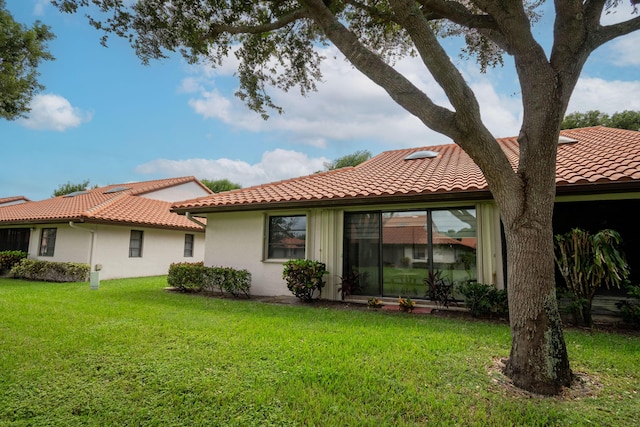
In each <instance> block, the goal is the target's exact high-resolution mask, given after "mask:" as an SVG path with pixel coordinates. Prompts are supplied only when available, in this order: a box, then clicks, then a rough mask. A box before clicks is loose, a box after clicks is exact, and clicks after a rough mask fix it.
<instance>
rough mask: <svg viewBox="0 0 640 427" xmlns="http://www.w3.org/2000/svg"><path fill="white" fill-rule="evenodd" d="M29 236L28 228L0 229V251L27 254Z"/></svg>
mask: <svg viewBox="0 0 640 427" xmlns="http://www.w3.org/2000/svg"><path fill="white" fill-rule="evenodd" d="M30 236H31V230H29V229H28V228H4V229H0V251H23V252H29V237H30Z"/></svg>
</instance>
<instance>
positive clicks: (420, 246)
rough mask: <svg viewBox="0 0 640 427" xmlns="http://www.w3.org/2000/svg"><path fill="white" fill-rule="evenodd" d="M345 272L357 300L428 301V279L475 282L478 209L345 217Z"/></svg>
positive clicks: (429, 210)
mask: <svg viewBox="0 0 640 427" xmlns="http://www.w3.org/2000/svg"><path fill="white" fill-rule="evenodd" d="M344 236H345V237H344V238H345V242H344V273H345V274H347V273H349V274H350V275H351V277H352V278H354V279H355V284H356V286H354V288H353V289H352V293H353V294H356V295H370V296H387V297H398V296H403V297H411V298H427V294H428V292H427V285H426V283H425V279H426V278H427V277H428V276H429V274H432V275H437V276H438V277H439V278H441V279H443V280H445V281H447V282H448V283H453V284H457V283H461V282H464V281H472V280H475V279H476V238H477V236H476V214H475V209H472V208H464V209H427V210H421V211H379V212H365V213H345V233H344Z"/></svg>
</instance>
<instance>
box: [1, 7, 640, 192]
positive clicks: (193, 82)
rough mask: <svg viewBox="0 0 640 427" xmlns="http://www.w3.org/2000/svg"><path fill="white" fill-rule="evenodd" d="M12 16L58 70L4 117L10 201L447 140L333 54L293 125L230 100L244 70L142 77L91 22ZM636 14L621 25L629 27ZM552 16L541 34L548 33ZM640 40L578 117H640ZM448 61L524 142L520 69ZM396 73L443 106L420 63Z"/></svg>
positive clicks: (491, 117)
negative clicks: (65, 187)
mask: <svg viewBox="0 0 640 427" xmlns="http://www.w3.org/2000/svg"><path fill="white" fill-rule="evenodd" d="M6 2H7V8H8V10H9V11H10V12H11V13H12V14H13V16H14V19H16V20H17V21H19V22H22V23H24V24H26V25H28V26H31V24H32V23H33V22H34V21H35V20H40V21H42V22H43V23H45V24H47V25H49V26H50V27H51V28H52V31H53V32H54V33H55V34H56V39H55V40H53V41H52V42H51V43H50V45H49V47H50V51H51V53H52V54H53V55H54V56H55V57H56V60H55V61H49V62H46V63H44V64H43V65H42V66H41V68H40V69H39V70H40V72H41V77H40V82H41V83H42V84H44V85H45V86H46V89H45V90H44V91H42V92H41V93H40V94H39V95H38V96H37V97H36V98H35V99H34V101H33V103H32V112H31V114H30V116H29V117H28V118H27V119H24V120H17V121H6V120H0V146H1V147H2V167H1V168H0V197H8V196H16V195H23V196H26V197H28V198H30V199H32V200H40V199H44V198H48V197H50V196H51V194H52V193H53V191H54V190H55V189H56V188H57V187H58V186H59V185H61V184H64V183H66V182H72V183H80V182H82V181H84V180H89V181H90V183H91V185H107V184H114V183H125V182H130V181H144V180H150V179H158V178H168V177H176V176H185V175H194V176H196V177H198V178H201V179H202V178H206V179H222V178H227V179H230V180H231V181H234V182H238V183H240V184H241V185H243V186H245V187H246V186H250V185H254V184H260V183H265V182H271V181H276V180H280V179H286V178H290V177H294V176H301V175H306V174H309V173H313V172H314V171H317V170H320V169H322V168H323V163H324V162H326V161H329V160H332V159H335V158H338V157H340V156H343V155H346V154H349V153H353V152H354V151H356V150H363V149H366V150H369V151H370V152H372V153H373V154H374V155H375V154H378V153H380V152H382V151H385V150H390V149H398V148H406V147H416V146H425V145H434V144H441V143H448V142H450V141H448V140H447V139H446V138H445V137H443V136H441V135H438V134H436V133H434V132H431V131H429V130H428V129H426V128H425V127H424V126H423V125H422V124H421V123H420V122H419V121H418V120H417V119H415V118H414V117H412V116H410V115H408V114H407V113H405V112H404V110H402V109H401V108H400V107H398V106H397V105H395V104H394V103H393V102H392V101H391V100H390V99H389V98H388V96H387V95H386V94H385V93H384V92H383V91H382V90H381V89H379V88H377V87H376V86H375V85H373V84H372V83H370V82H369V81H368V80H367V79H366V78H364V77H362V76H361V75H360V74H359V73H358V72H356V71H354V70H352V69H351V67H350V66H349V65H348V64H347V63H345V62H344V61H343V60H341V59H339V55H338V54H337V53H336V52H335V49H333V48H328V49H327V51H326V52H324V53H325V55H326V56H327V57H328V58H333V57H334V56H336V55H338V59H331V60H330V61H327V62H326V63H325V65H324V66H323V73H324V76H325V82H324V83H323V84H320V85H319V91H318V92H317V93H313V94H311V95H310V96H308V97H306V98H305V97H302V96H300V94H299V93H297V92H296V91H295V90H292V91H291V92H289V93H282V92H277V91H274V92H273V93H272V96H273V98H274V99H275V101H276V103H278V104H279V105H281V106H283V107H284V109H285V114H283V115H280V116H279V115H277V114H276V113H273V114H272V117H271V119H270V120H268V121H263V120H262V119H261V118H260V116H259V115H257V114H256V113H253V112H251V111H249V110H248V109H247V108H246V107H245V106H244V105H243V104H242V103H241V102H240V101H239V100H238V99H237V98H235V97H234V96H233V93H234V91H235V90H236V88H237V81H236V79H235V78H234V77H233V71H234V69H235V68H234V66H235V64H234V60H233V59H230V60H229V61H228V62H227V63H225V65H224V66H223V67H221V68H219V69H215V70H214V69H212V68H211V67H207V66H204V65H199V66H191V65H188V64H186V62H185V61H184V60H182V59H181V58H180V57H178V56H175V57H173V58H171V59H168V60H164V61H155V62H152V63H151V64H150V65H149V66H144V65H142V64H141V63H140V60H139V59H138V58H137V57H136V56H135V54H134V52H133V50H132V49H131V48H130V47H129V46H128V45H127V43H126V42H125V41H123V40H118V39H115V38H112V39H110V42H109V47H108V48H104V47H102V46H101V45H100V43H99V41H100V36H101V34H100V33H98V32H97V31H96V30H94V29H93V28H92V27H90V26H89V25H88V23H87V21H86V19H85V18H84V17H83V15H82V14H77V15H64V14H62V13H60V12H58V11H57V10H55V9H54V8H53V7H52V6H51V5H49V4H48V3H49V2H48V0H7V1H6ZM630 12H631V8H630V7H629V6H628V5H627V4H626V3H625V5H624V7H623V8H622V9H621V10H620V11H619V12H618V14H617V15H616V16H617V18H616V17H615V16H614V17H606V18H605V19H607V20H610V19H620V20H622V19H626V18H627V17H628V16H629V15H628V13H630ZM549 17H550V15H547V19H545V20H543V22H542V23H541V24H540V25H539V26H537V27H536V28H535V31H534V33H535V34H536V36H537V37H540V39H541V40H543V41H544V40H545V38H548V37H549V35H550V34H551V26H550V25H549V24H548V20H549ZM638 45H640V32H637V33H634V34H631V35H629V36H626V37H624V38H620V39H618V40H616V41H614V42H612V43H609V44H608V45H605V46H604V47H602V48H600V49H599V50H598V51H596V52H595V53H594V54H593V55H592V56H591V58H590V60H589V62H588V63H587V65H586V66H585V69H584V71H583V73H582V76H581V78H580V82H579V83H578V86H577V88H576V91H575V93H574V95H573V97H572V100H571V103H570V106H569V112H572V111H588V110H595V109H598V110H600V111H603V112H607V113H609V114H612V113H615V112H616V111H623V110H640V77H638V76H640V73H639V72H638V71H639V70H640V55H638V49H637V46H638ZM456 55H457V53H455V52H453V51H452V57H454V60H455V61H456V63H457V64H458V65H459V68H460V69H461V70H462V72H463V73H464V75H465V77H466V78H467V80H468V81H469V82H470V84H471V85H472V87H473V88H474V90H475V92H476V95H477V97H478V99H479V100H480V103H481V108H482V115H483V119H484V121H485V123H486V124H487V126H488V127H489V129H490V130H491V131H492V132H493V133H494V135H495V136H496V137H502V136H513V135H517V133H518V129H519V125H520V119H521V113H522V108H521V104H520V99H519V96H518V88H517V84H516V78H515V74H514V72H513V70H512V69H511V67H510V65H509V63H508V62H507V64H506V66H505V67H504V68H498V69H494V70H490V72H489V73H488V74H486V75H483V74H480V73H479V72H478V70H477V67H476V66H475V64H474V63H472V62H467V61H464V60H461V59H459V58H457V56H456ZM397 68H399V69H401V70H402V71H404V72H405V74H406V75H407V76H409V77H410V78H411V80H412V81H413V82H414V83H416V84H418V85H419V86H420V87H422V88H423V89H424V90H425V91H426V92H427V93H429V94H431V95H432V96H433V98H434V99H435V100H436V102H439V103H441V104H446V101H445V99H444V96H443V94H442V92H441V91H440V90H439V89H438V88H437V87H436V86H435V83H434V82H433V80H432V79H431V78H430V76H428V75H425V72H424V69H423V68H422V67H421V66H420V64H418V63H417V62H416V61H415V60H403V61H401V62H400V63H398V64H397Z"/></svg>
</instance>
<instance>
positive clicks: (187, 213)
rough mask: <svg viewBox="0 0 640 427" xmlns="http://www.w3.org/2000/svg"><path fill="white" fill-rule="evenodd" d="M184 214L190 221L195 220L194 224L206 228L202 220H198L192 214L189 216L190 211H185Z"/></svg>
mask: <svg viewBox="0 0 640 427" xmlns="http://www.w3.org/2000/svg"><path fill="white" fill-rule="evenodd" d="M184 215H185V216H186V217H187V219H188V220H189V221H191V222H195V223H196V224H198V225H199V226H200V227H202V229H203V230H206V229H207V224H205V223H204V222H201V221H198V220H197V219H195V218H194V217H193V216H191V212H185V213H184Z"/></svg>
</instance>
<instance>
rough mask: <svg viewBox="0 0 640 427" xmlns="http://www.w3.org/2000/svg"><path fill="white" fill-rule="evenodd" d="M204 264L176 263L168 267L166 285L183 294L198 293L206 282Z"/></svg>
mask: <svg viewBox="0 0 640 427" xmlns="http://www.w3.org/2000/svg"><path fill="white" fill-rule="evenodd" d="M206 274H207V273H206V267H205V266H204V262H176V263H172V264H171V265H170V266H169V275H168V276H167V283H168V284H169V286H173V287H174V288H178V289H179V290H181V291H183V292H189V291H190V292H200V291H202V289H203V286H204V284H205V282H206Z"/></svg>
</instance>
